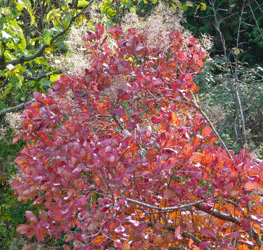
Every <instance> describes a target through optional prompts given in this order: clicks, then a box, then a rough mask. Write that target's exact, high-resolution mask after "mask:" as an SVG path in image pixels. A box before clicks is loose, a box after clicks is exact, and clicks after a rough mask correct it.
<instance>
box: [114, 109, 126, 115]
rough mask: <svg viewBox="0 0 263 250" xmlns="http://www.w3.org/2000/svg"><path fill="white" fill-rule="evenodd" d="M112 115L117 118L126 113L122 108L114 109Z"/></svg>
mask: <svg viewBox="0 0 263 250" xmlns="http://www.w3.org/2000/svg"><path fill="white" fill-rule="evenodd" d="M114 114H115V115H118V116H123V115H125V114H126V112H125V109H124V108H119V109H114Z"/></svg>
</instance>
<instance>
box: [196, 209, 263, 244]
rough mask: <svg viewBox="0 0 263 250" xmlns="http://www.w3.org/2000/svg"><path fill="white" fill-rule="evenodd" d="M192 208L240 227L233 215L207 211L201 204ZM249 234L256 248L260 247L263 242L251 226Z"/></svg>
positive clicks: (239, 222) (238, 221)
mask: <svg viewBox="0 0 263 250" xmlns="http://www.w3.org/2000/svg"><path fill="white" fill-rule="evenodd" d="M194 207H195V208H196V209H198V210H201V211H203V212H205V213H207V214H210V215H212V216H214V217H216V218H218V219H221V220H224V221H230V222H233V223H234V224H236V225H238V226H239V227H241V221H240V220H239V219H238V218H237V217H236V216H234V215H232V214H226V213H224V212H221V211H219V210H217V209H213V210H210V211H208V210H207V209H206V208H205V207H204V206H203V205H201V204H196V205H194ZM251 232H252V237H253V239H254V240H255V241H256V244H257V246H259V247H260V246H262V244H263V242H262V240H261V239H260V237H259V235H258V233H257V231H256V230H255V229H254V228H253V227H252V226H251Z"/></svg>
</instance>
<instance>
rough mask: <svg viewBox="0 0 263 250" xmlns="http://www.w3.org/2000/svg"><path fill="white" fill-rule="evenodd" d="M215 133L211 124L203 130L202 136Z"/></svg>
mask: <svg viewBox="0 0 263 250" xmlns="http://www.w3.org/2000/svg"><path fill="white" fill-rule="evenodd" d="M213 135H214V132H213V130H212V129H211V128H210V127H209V126H205V128H204V129H203V131H202V136H203V137H205V138H210V137H212V136H213Z"/></svg>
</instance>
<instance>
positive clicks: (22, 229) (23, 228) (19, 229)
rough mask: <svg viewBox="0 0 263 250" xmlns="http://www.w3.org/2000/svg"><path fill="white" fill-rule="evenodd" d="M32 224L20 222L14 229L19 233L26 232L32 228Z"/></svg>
mask: <svg viewBox="0 0 263 250" xmlns="http://www.w3.org/2000/svg"><path fill="white" fill-rule="evenodd" d="M32 228H33V227H32V226H30V225H26V224H20V225H19V226H18V227H17V228H16V231H17V232H18V233H20V234H28V233H29V232H30V231H31V230H32Z"/></svg>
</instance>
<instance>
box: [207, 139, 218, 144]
mask: <svg viewBox="0 0 263 250" xmlns="http://www.w3.org/2000/svg"><path fill="white" fill-rule="evenodd" d="M215 141H217V138H216V137H212V138H211V139H208V140H206V141H205V143H206V144H208V143H213V142H215Z"/></svg>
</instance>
